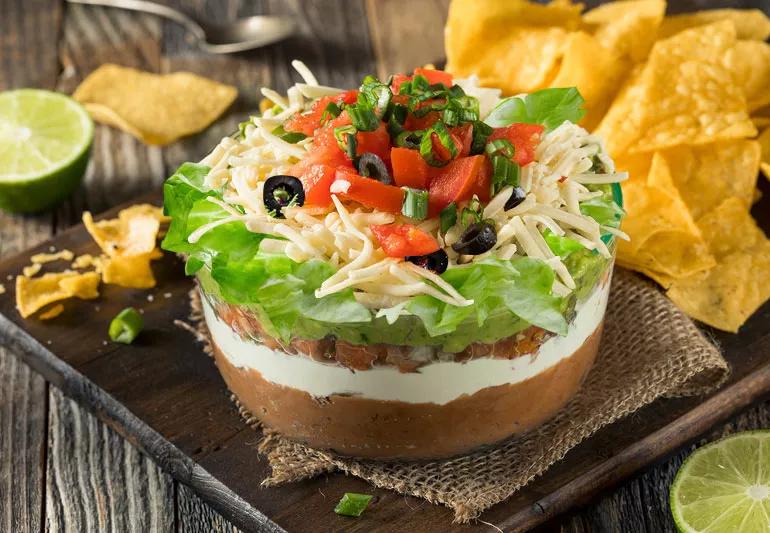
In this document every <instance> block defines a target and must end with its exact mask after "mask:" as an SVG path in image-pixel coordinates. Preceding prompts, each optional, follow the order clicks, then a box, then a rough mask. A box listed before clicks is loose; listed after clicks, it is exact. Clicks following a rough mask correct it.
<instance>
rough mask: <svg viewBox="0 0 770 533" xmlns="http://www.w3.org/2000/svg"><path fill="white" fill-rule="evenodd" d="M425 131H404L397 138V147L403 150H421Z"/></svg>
mask: <svg viewBox="0 0 770 533" xmlns="http://www.w3.org/2000/svg"><path fill="white" fill-rule="evenodd" d="M424 135H425V131H423V130H416V131H402V132H401V133H399V134H398V136H397V137H396V146H400V147H401V148H419V147H420V143H421V142H422V139H423V136H424Z"/></svg>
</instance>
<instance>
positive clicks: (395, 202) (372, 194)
mask: <svg viewBox="0 0 770 533" xmlns="http://www.w3.org/2000/svg"><path fill="white" fill-rule="evenodd" d="M339 181H346V182H347V183H348V184H349V185H345V184H340V187H339V188H340V189H345V188H346V189H347V190H346V191H345V192H340V193H339V196H340V198H342V199H343V200H352V201H354V202H358V203H359V204H361V205H365V206H367V207H371V208H372V209H377V210H379V211H385V212H386V213H400V212H401V205H402V204H403V203H404V190H403V189H401V188H399V187H396V186H394V185H385V184H384V183H382V182H381V181H377V180H376V179H372V178H365V177H363V176H359V175H358V174H356V173H354V172H351V171H349V170H345V169H338V170H337V173H336V175H335V182H334V183H332V185H333V186H336V183H337V182H339Z"/></svg>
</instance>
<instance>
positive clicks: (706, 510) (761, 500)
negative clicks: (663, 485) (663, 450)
mask: <svg viewBox="0 0 770 533" xmlns="http://www.w3.org/2000/svg"><path fill="white" fill-rule="evenodd" d="M670 501H671V513H672V514H673V515H674V521H675V522H676V525H677V527H678V528H679V531H686V532H688V533H689V532H695V531H699V532H708V533H722V532H738V531H740V532H741V533H767V532H770V430H760V431H747V432H745V433H739V434H737V435H733V436H730V437H727V438H724V439H722V440H719V441H717V442H714V443H712V444H709V445H708V446H704V447H703V448H701V449H699V450H697V451H696V452H695V453H693V454H692V455H691V456H690V457H689V458H688V459H687V461H685V463H684V464H683V465H682V468H681V469H679V472H678V473H677V475H676V479H675V480H674V484H673V485H672V486H671V500H670Z"/></svg>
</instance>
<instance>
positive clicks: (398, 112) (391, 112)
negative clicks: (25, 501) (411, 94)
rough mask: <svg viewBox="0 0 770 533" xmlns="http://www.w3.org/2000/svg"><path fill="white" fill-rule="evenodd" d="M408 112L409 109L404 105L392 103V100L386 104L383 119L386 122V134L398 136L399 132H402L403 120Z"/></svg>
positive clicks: (404, 120)
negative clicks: (386, 107) (386, 108)
mask: <svg viewBox="0 0 770 533" xmlns="http://www.w3.org/2000/svg"><path fill="white" fill-rule="evenodd" d="M408 114H409V110H408V109H407V108H406V106H404V105H401V104H394V103H393V102H391V103H390V104H389V105H388V111H387V112H386V113H385V120H387V122H388V134H389V135H390V136H391V137H393V138H395V137H398V135H399V134H401V133H403V132H404V122H406V117H407V115H408Z"/></svg>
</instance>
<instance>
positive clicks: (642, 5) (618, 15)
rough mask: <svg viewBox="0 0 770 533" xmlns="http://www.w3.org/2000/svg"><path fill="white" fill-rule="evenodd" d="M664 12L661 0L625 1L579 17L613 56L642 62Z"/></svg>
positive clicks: (653, 40)
mask: <svg viewBox="0 0 770 533" xmlns="http://www.w3.org/2000/svg"><path fill="white" fill-rule="evenodd" d="M665 11H666V2H665V1H664V0H625V1H621V2H610V3H607V4H602V5H600V6H598V7H596V8H594V9H592V10H590V11H588V12H586V13H585V14H584V15H583V22H585V23H586V24H587V25H588V27H589V28H590V29H591V31H592V32H593V34H594V36H595V37H596V39H597V40H598V41H599V43H601V44H602V45H603V46H604V47H605V48H607V49H608V50H611V51H612V53H613V54H615V55H618V56H625V57H627V58H629V59H630V60H631V61H632V62H634V63H639V62H640V61H644V60H645V59H646V58H647V56H648V55H649V53H650V49H651V48H652V45H653V43H654V42H655V36H656V34H657V31H658V26H660V23H661V21H662V20H663V14H664V13H665Z"/></svg>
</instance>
